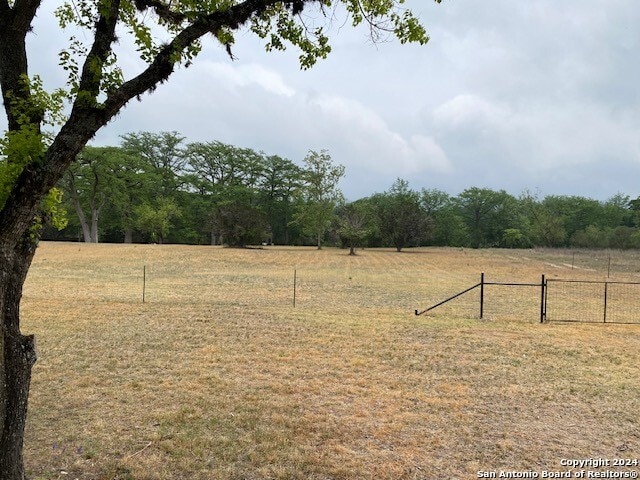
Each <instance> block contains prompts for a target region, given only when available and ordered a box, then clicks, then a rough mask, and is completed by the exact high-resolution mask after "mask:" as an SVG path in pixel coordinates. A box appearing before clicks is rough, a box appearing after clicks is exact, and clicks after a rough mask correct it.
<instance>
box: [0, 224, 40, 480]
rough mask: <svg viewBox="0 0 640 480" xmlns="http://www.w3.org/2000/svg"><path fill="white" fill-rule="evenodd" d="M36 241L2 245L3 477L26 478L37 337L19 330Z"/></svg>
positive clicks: (0, 397) (0, 477)
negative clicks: (27, 430)
mask: <svg viewBox="0 0 640 480" xmlns="http://www.w3.org/2000/svg"><path fill="white" fill-rule="evenodd" d="M34 254H35V244H34V243H33V240H32V239H31V236H30V233H29V231H28V230H27V232H26V233H25V234H24V236H23V239H22V240H21V241H20V243H19V244H18V245H17V246H16V247H15V248H14V249H11V248H8V247H5V246H0V255H1V257H2V261H1V262H0V315H1V320H2V324H1V326H0V328H1V335H0V351H1V353H2V355H1V356H0V376H1V378H0V427H2V428H1V434H0V480H24V479H25V474H24V462H23V455H22V447H23V443H24V428H25V423H26V417H27V400H28V397H29V386H30V383H31V368H32V367H33V364H34V363H35V361H36V350H35V339H34V337H33V335H29V336H25V335H22V334H21V332H20V299H21V297H22V286H23V284H24V280H25V278H26V276H27V272H28V270H29V266H30V265H31V260H32V259H33V255H34Z"/></svg>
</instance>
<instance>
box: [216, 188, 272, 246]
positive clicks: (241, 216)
mask: <svg viewBox="0 0 640 480" xmlns="http://www.w3.org/2000/svg"><path fill="white" fill-rule="evenodd" d="M255 198H256V192H255V191H253V190H251V189H249V188H247V187H244V186H236V187H229V188H227V189H226V192H225V199H224V200H222V201H220V202H219V203H218V205H217V206H216V208H215V211H214V216H213V226H214V229H215V230H216V231H218V232H219V234H220V236H221V238H222V239H223V242H224V244H225V245H228V246H231V247H246V246H247V245H251V244H253V245H255V244H259V243H261V242H262V241H263V240H265V238H266V236H267V230H268V228H267V220H266V216H265V214H264V212H263V211H262V209H261V208H260V207H259V206H258V205H257V204H256V203H255Z"/></svg>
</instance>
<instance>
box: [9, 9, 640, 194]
mask: <svg viewBox="0 0 640 480" xmlns="http://www.w3.org/2000/svg"><path fill="white" fill-rule="evenodd" d="M406 5H407V6H408V7H409V8H411V9H412V10H413V11H414V12H415V13H416V14H418V15H419V16H420V18H421V20H422V22H423V24H424V25H425V26H426V28H427V30H428V31H429V34H430V36H431V41H430V42H429V43H428V44H427V45H426V46H413V45H404V46H403V45H400V44H399V43H398V42H386V43H382V44H375V45H374V44H372V43H371V41H369V40H368V37H367V30H366V29H356V30H354V29H353V28H350V27H349V26H348V25H349V23H348V22H347V23H345V21H344V18H335V19H333V20H332V22H331V36H332V46H333V52H332V53H331V54H330V56H329V58H328V59H327V60H324V61H321V62H319V63H318V64H317V65H316V66H315V67H314V68H313V69H312V70H310V71H301V70H300V68H299V65H298V62H297V52H296V51H295V50H293V49H290V50H288V51H287V52H284V53H280V52H278V53H271V54H267V53H265V52H264V49H263V47H262V46H261V45H260V43H259V42H258V41H257V40H256V39H255V38H254V37H252V36H251V35H250V34H248V33H241V34H239V35H238V37H237V45H236V47H235V49H234V54H235V56H236V57H237V59H236V60H235V61H231V60H230V59H229V57H228V56H227V55H226V53H225V51H224V49H222V48H220V47H219V46H218V45H217V44H216V43H215V42H213V41H208V42H205V49H204V51H203V53H202V54H201V56H200V57H198V59H197V61H196V63H195V64H194V66H192V67H190V68H188V69H181V70H179V71H177V72H176V73H175V75H174V76H173V78H172V79H171V80H170V82H169V83H167V84H165V85H162V86H160V87H159V88H158V89H157V90H156V92H155V93H154V94H153V95H147V96H145V97H144V98H143V100H142V102H132V103H131V104H130V105H129V106H128V107H127V108H126V110H125V111H124V112H123V113H122V114H121V115H120V116H119V117H118V118H117V119H115V120H114V121H113V122H112V123H111V124H110V125H109V126H108V127H107V128H105V129H104V130H103V131H102V132H100V134H99V135H98V137H97V138H96V139H95V142H94V144H97V145H116V144H118V142H119V135H122V134H124V133H127V132H135V131H152V132H159V131H174V130H175V131H177V132H179V133H181V134H182V135H183V136H185V137H186V138H187V140H188V141H208V140H219V141H222V142H226V143H230V144H234V145H237V146H242V147H251V148H254V149H256V150H262V151H264V152H265V153H267V154H278V155H281V156H284V157H287V158H289V159H291V160H293V161H295V162H298V163H301V162H302V159H303V158H304V156H305V155H306V153H307V152H308V151H309V150H321V149H326V150H328V151H329V153H330V154H331V156H332V158H333V159H334V161H335V162H336V163H341V164H343V165H345V167H346V177H345V178H344V180H343V182H342V189H343V191H344V193H345V194H346V196H347V197H348V198H350V199H356V198H359V197H362V196H366V195H369V194H371V193H374V192H381V191H384V190H386V189H388V188H389V186H390V185H391V184H392V183H393V181H394V180H395V179H396V178H397V177H401V178H404V179H406V180H408V181H409V182H410V184H411V186H412V187H413V188H416V189H421V188H438V189H441V190H444V191H446V192H448V193H450V194H453V195H455V194H458V193H460V192H461V191H462V190H464V189H465V188H469V187H473V186H477V187H487V188H492V189H505V190H507V191H508V192H509V193H512V194H514V195H518V194H520V193H522V191H523V190H525V189H528V190H530V191H532V192H534V193H536V192H537V193H539V194H541V195H548V194H562V195H584V196H588V197H591V198H597V199H600V200H605V199H607V198H609V197H611V196H612V195H614V194H616V193H618V192H621V193H625V194H628V195H630V196H631V197H633V198H635V197H637V196H638V195H640V61H638V59H639V52H640V3H639V2H638V0H608V1H606V2H604V1H602V0H535V1H532V0H520V1H517V0H482V1H480V0H444V1H443V3H442V4H440V5H438V4H436V3H435V2H433V1H431V0H407V3H406ZM47 9H51V7H50V6H47V2H44V6H43V8H42V10H41V12H40V15H39V17H38V18H39V23H38V24H37V25H36V29H35V31H34V34H33V35H32V37H31V43H30V47H31V49H32V52H33V54H34V55H33V58H32V61H31V72H32V73H40V74H41V75H42V76H43V77H44V78H45V81H47V82H48V85H50V86H55V83H56V82H60V81H62V79H63V75H62V74H61V73H60V72H56V71H55V70H56V69H58V67H57V50H59V48H60V43H59V42H60V41H61V40H63V39H64V38H65V37H64V36H63V35H61V34H60V33H58V32H56V30H55V29H53V26H52V20H51V17H50V15H49V13H48V10H47ZM338 15H339V14H338ZM123 59H124V60H125V62H128V64H127V65H128V68H130V69H131V71H133V70H134V69H135V62H134V61H133V57H127V56H123ZM0 126H2V125H0Z"/></svg>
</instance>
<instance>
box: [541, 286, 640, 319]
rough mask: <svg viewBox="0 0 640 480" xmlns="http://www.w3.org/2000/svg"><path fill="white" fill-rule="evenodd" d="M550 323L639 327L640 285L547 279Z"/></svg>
mask: <svg viewBox="0 0 640 480" xmlns="http://www.w3.org/2000/svg"><path fill="white" fill-rule="evenodd" d="M544 303H545V305H544V308H543V309H544V320H546V321H548V322H583V323H623V324H640V282H610V281H590V280H561V279H555V278H554V279H547V282H546V288H545V301H544Z"/></svg>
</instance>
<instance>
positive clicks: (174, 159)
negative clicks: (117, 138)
mask: <svg viewBox="0 0 640 480" xmlns="http://www.w3.org/2000/svg"><path fill="white" fill-rule="evenodd" d="M121 139H122V141H121V142H120V145H121V147H122V149H123V150H124V152H125V153H127V154H129V155H131V156H135V157H138V158H140V159H142V160H143V161H144V162H145V163H146V164H147V166H148V168H147V170H148V171H150V172H151V173H153V174H155V175H156V176H157V178H158V186H157V188H156V195H157V196H159V197H162V198H171V197H172V196H173V195H174V194H175V192H176V191H177V190H178V188H180V187H182V183H183V181H182V175H183V174H184V166H185V162H186V159H185V152H184V147H183V146H182V143H183V141H184V137H183V136H181V135H180V134H179V133H178V132H161V133H152V132H138V133H127V134H125V135H122V137H121Z"/></svg>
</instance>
